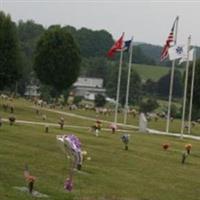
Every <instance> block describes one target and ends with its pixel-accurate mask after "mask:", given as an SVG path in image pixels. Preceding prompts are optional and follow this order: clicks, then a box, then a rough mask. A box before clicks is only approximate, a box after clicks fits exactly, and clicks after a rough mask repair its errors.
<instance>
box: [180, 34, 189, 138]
mask: <svg viewBox="0 0 200 200" xmlns="http://www.w3.org/2000/svg"><path fill="white" fill-rule="evenodd" d="M190 43H191V36H189V37H188V44H187V63H186V69H185V71H186V72H185V88H184V97H183V111H182V122H181V139H182V138H183V132H184V125H185V107H186V98H187V84H188V69H189V63H190V61H189V51H190Z"/></svg>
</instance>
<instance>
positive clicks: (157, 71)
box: [133, 64, 183, 81]
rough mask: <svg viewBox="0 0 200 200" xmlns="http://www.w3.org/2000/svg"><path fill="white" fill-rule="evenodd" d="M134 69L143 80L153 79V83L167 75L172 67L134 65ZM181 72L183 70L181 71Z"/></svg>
mask: <svg viewBox="0 0 200 200" xmlns="http://www.w3.org/2000/svg"><path fill="white" fill-rule="evenodd" d="M133 69H135V70H136V71H137V72H138V74H139V75H140V76H141V79H142V80H143V81H144V80H145V81H146V80H147V79H151V80H153V81H157V80H158V79H159V78H161V77H162V76H164V75H166V74H167V73H168V72H169V70H170V69H171V68H170V67H164V66H153V65H144V64H134V65H133ZM179 70H180V71H181V72H182V71H183V70H182V69H179Z"/></svg>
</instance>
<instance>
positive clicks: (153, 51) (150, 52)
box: [136, 42, 200, 66]
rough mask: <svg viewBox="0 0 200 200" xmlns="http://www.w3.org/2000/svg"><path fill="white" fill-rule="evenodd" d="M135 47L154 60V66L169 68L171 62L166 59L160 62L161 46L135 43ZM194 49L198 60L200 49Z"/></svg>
mask: <svg viewBox="0 0 200 200" xmlns="http://www.w3.org/2000/svg"><path fill="white" fill-rule="evenodd" d="M136 45H137V46H139V47H140V48H141V50H142V52H143V53H144V54H145V56H147V57H148V58H150V59H152V60H154V61H155V63H156V65H162V66H163V65H164V66H171V62H170V61H169V60H168V59H167V60H166V61H164V62H160V54H161V51H162V48H163V47H162V46H159V45H152V44H147V43H141V42H136ZM196 48H197V58H200V47H196Z"/></svg>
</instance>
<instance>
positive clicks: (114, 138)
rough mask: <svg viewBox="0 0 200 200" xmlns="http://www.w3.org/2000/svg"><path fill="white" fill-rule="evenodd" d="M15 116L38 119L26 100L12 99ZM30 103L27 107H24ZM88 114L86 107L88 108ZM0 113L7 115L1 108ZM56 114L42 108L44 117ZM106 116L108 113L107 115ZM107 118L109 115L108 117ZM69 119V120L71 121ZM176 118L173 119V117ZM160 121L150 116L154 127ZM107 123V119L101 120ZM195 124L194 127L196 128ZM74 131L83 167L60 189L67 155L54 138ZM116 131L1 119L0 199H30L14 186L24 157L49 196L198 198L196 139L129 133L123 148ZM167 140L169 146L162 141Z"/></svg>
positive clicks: (62, 199)
mask: <svg viewBox="0 0 200 200" xmlns="http://www.w3.org/2000/svg"><path fill="white" fill-rule="evenodd" d="M15 104H16V110H15V112H16V113H15V114H16V116H17V118H20V119H25V120H32V121H35V120H37V121H41V118H39V116H37V115H36V114H35V112H33V111H32V108H30V107H29V106H31V105H32V104H30V103H29V102H26V101H24V100H19V101H16V102H15ZM29 108H30V110H29ZM88 114H91V113H88ZM1 115H2V116H3V117H4V116H5V115H9V114H8V113H4V112H2V110H1ZM59 116H60V115H58V114H56V113H48V112H47V120H49V121H54V120H57V119H58V118H59ZM108 118H109V117H108ZM110 118H111V117H110ZM67 119H68V121H67V122H66V123H69V124H70V123H73V124H77V125H85V126H87V125H89V124H91V123H92V122H91V121H87V120H81V119H77V118H72V117H67ZM70 120H71V121H70ZM173 123H174V124H176V121H174V122H173ZM160 124H161V122H158V123H157V124H156V122H152V126H155V128H157V129H159V128H160V127H159V126H160ZM104 126H106V125H104ZM197 130H199V129H198V128H197ZM63 133H64V134H68V133H73V134H75V135H77V136H78V137H79V138H80V140H81V142H82V144H83V149H84V150H86V151H87V152H88V156H90V157H91V160H90V161H87V160H86V161H85V162H84V164H83V168H82V173H76V175H75V177H74V190H73V192H71V193H68V192H66V191H65V190H64V189H63V182H64V180H65V178H66V177H67V176H68V172H69V165H70V163H69V162H70V161H69V160H68V159H67V158H66V155H65V154H64V152H62V150H61V149H60V147H59V145H58V144H57V142H56V135H57V134H63ZM120 136H121V133H117V134H111V133H110V132H104V131H103V132H101V133H100V136H99V137H96V136H94V134H92V133H91V132H89V131H88V130H80V129H67V128H65V129H64V130H60V129H59V128H51V129H50V133H48V134H45V133H44V130H43V128H41V126H35V125H34V126H33V125H23V124H14V126H10V125H8V124H7V123H4V124H3V126H2V127H0V161H1V162H0V180H1V181H0V199H2V200H29V199H34V198H33V197H31V196H30V195H28V194H26V193H23V192H20V191H18V190H16V189H14V188H13V187H14V186H24V185H25V184H26V183H25V180H24V178H23V168H24V164H25V163H28V164H29V167H30V170H31V172H32V174H33V175H35V176H36V177H37V180H36V183H35V189H36V190H38V191H39V192H41V193H44V194H47V195H49V196H50V197H49V199H52V200H67V199H87V200H90V199H91V200H93V199H106V200H107V199H108V200H112V199H115V200H116V199H131V200H188V199H190V200H199V199H200V190H199V185H200V179H199V177H200V171H199V166H200V145H199V144H200V143H199V141H195V140H186V139H184V140H181V139H179V138H174V137H166V136H156V135H149V134H141V133H138V132H136V131H133V132H132V133H131V137H130V144H129V150H128V151H125V150H124V147H123V144H122V142H121V140H120ZM166 142H168V143H170V145H171V146H170V148H169V150H168V151H164V150H163V149H162V144H163V143H166ZM187 143H191V144H192V153H191V155H190V156H189V157H188V158H187V160H186V163H185V164H184V165H182V164H181V155H182V151H183V150H184V146H185V144H187Z"/></svg>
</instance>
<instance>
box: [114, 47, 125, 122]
mask: <svg viewBox="0 0 200 200" xmlns="http://www.w3.org/2000/svg"><path fill="white" fill-rule="evenodd" d="M122 60H123V50H121V51H120V60H119V71H118V81H117V94H116V105H115V118H114V123H117V115H118V106H119V93H120V83H121V73H122Z"/></svg>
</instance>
